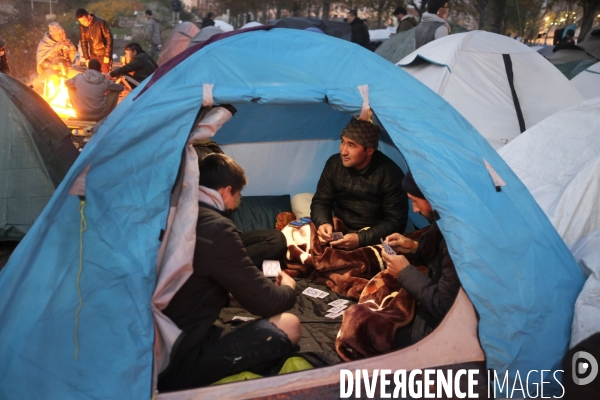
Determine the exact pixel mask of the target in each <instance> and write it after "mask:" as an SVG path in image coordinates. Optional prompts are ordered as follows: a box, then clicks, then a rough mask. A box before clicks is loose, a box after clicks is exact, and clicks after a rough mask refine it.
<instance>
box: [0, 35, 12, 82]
mask: <svg viewBox="0 0 600 400" xmlns="http://www.w3.org/2000/svg"><path fill="white" fill-rule="evenodd" d="M0 73H2V74H6V75H11V73H10V66H9V65H8V56H7V55H6V43H4V40H2V39H0Z"/></svg>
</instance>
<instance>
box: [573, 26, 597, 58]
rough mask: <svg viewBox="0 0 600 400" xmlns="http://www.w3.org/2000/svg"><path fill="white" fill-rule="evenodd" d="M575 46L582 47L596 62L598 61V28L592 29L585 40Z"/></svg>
mask: <svg viewBox="0 0 600 400" xmlns="http://www.w3.org/2000/svg"><path fill="white" fill-rule="evenodd" d="M577 45H578V46H579V47H583V48H584V49H585V51H586V52H587V53H588V54H590V55H592V56H594V57H595V58H596V59H597V60H600V26H596V27H594V28H592V31H591V32H590V33H588V35H587V36H586V37H585V40H584V41H582V42H581V43H577Z"/></svg>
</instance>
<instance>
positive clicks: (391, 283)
mask: <svg viewBox="0 0 600 400" xmlns="http://www.w3.org/2000/svg"><path fill="white" fill-rule="evenodd" d="M415 307H416V305H415V300H414V298H413V297H412V296H411V295H410V294H408V292H407V291H406V290H404V289H403V288H401V287H400V286H399V285H398V281H397V280H396V278H395V277H393V276H392V275H391V274H390V273H389V272H388V271H382V272H381V273H379V274H378V275H377V276H375V277H374V278H373V279H371V281H370V282H369V283H368V284H367V286H366V287H365V289H364V290H363V292H362V294H361V296H360V299H359V300H358V304H357V305H355V306H351V307H349V308H348V309H347V310H346V312H344V314H343V320H342V327H341V329H340V332H339V334H338V337H337V339H336V342H335V347H336V350H337V352H338V355H339V356H340V357H341V358H342V359H343V360H344V361H352V360H359V359H362V358H367V357H372V356H376V355H379V354H384V353H388V352H390V351H392V350H393V345H394V335H395V333H396V330H397V329H398V328H400V327H403V326H405V325H407V324H409V323H410V322H411V321H412V320H413V318H414V316H415Z"/></svg>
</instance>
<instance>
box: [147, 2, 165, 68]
mask: <svg viewBox="0 0 600 400" xmlns="http://www.w3.org/2000/svg"><path fill="white" fill-rule="evenodd" d="M146 18H148V40H149V41H150V57H152V58H156V57H158V54H159V53H160V48H161V47H162V44H161V41H160V21H159V20H158V19H157V18H156V17H153V16H152V10H146Z"/></svg>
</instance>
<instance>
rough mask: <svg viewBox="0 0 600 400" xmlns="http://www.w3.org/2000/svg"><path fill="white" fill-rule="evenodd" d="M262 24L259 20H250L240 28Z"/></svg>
mask: <svg viewBox="0 0 600 400" xmlns="http://www.w3.org/2000/svg"><path fill="white" fill-rule="evenodd" d="M261 25H262V24H261V23H260V22H258V21H250V22H246V23H245V24H244V25H243V26H242V27H241V28H240V29H246V28H254V27H257V26H261Z"/></svg>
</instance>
